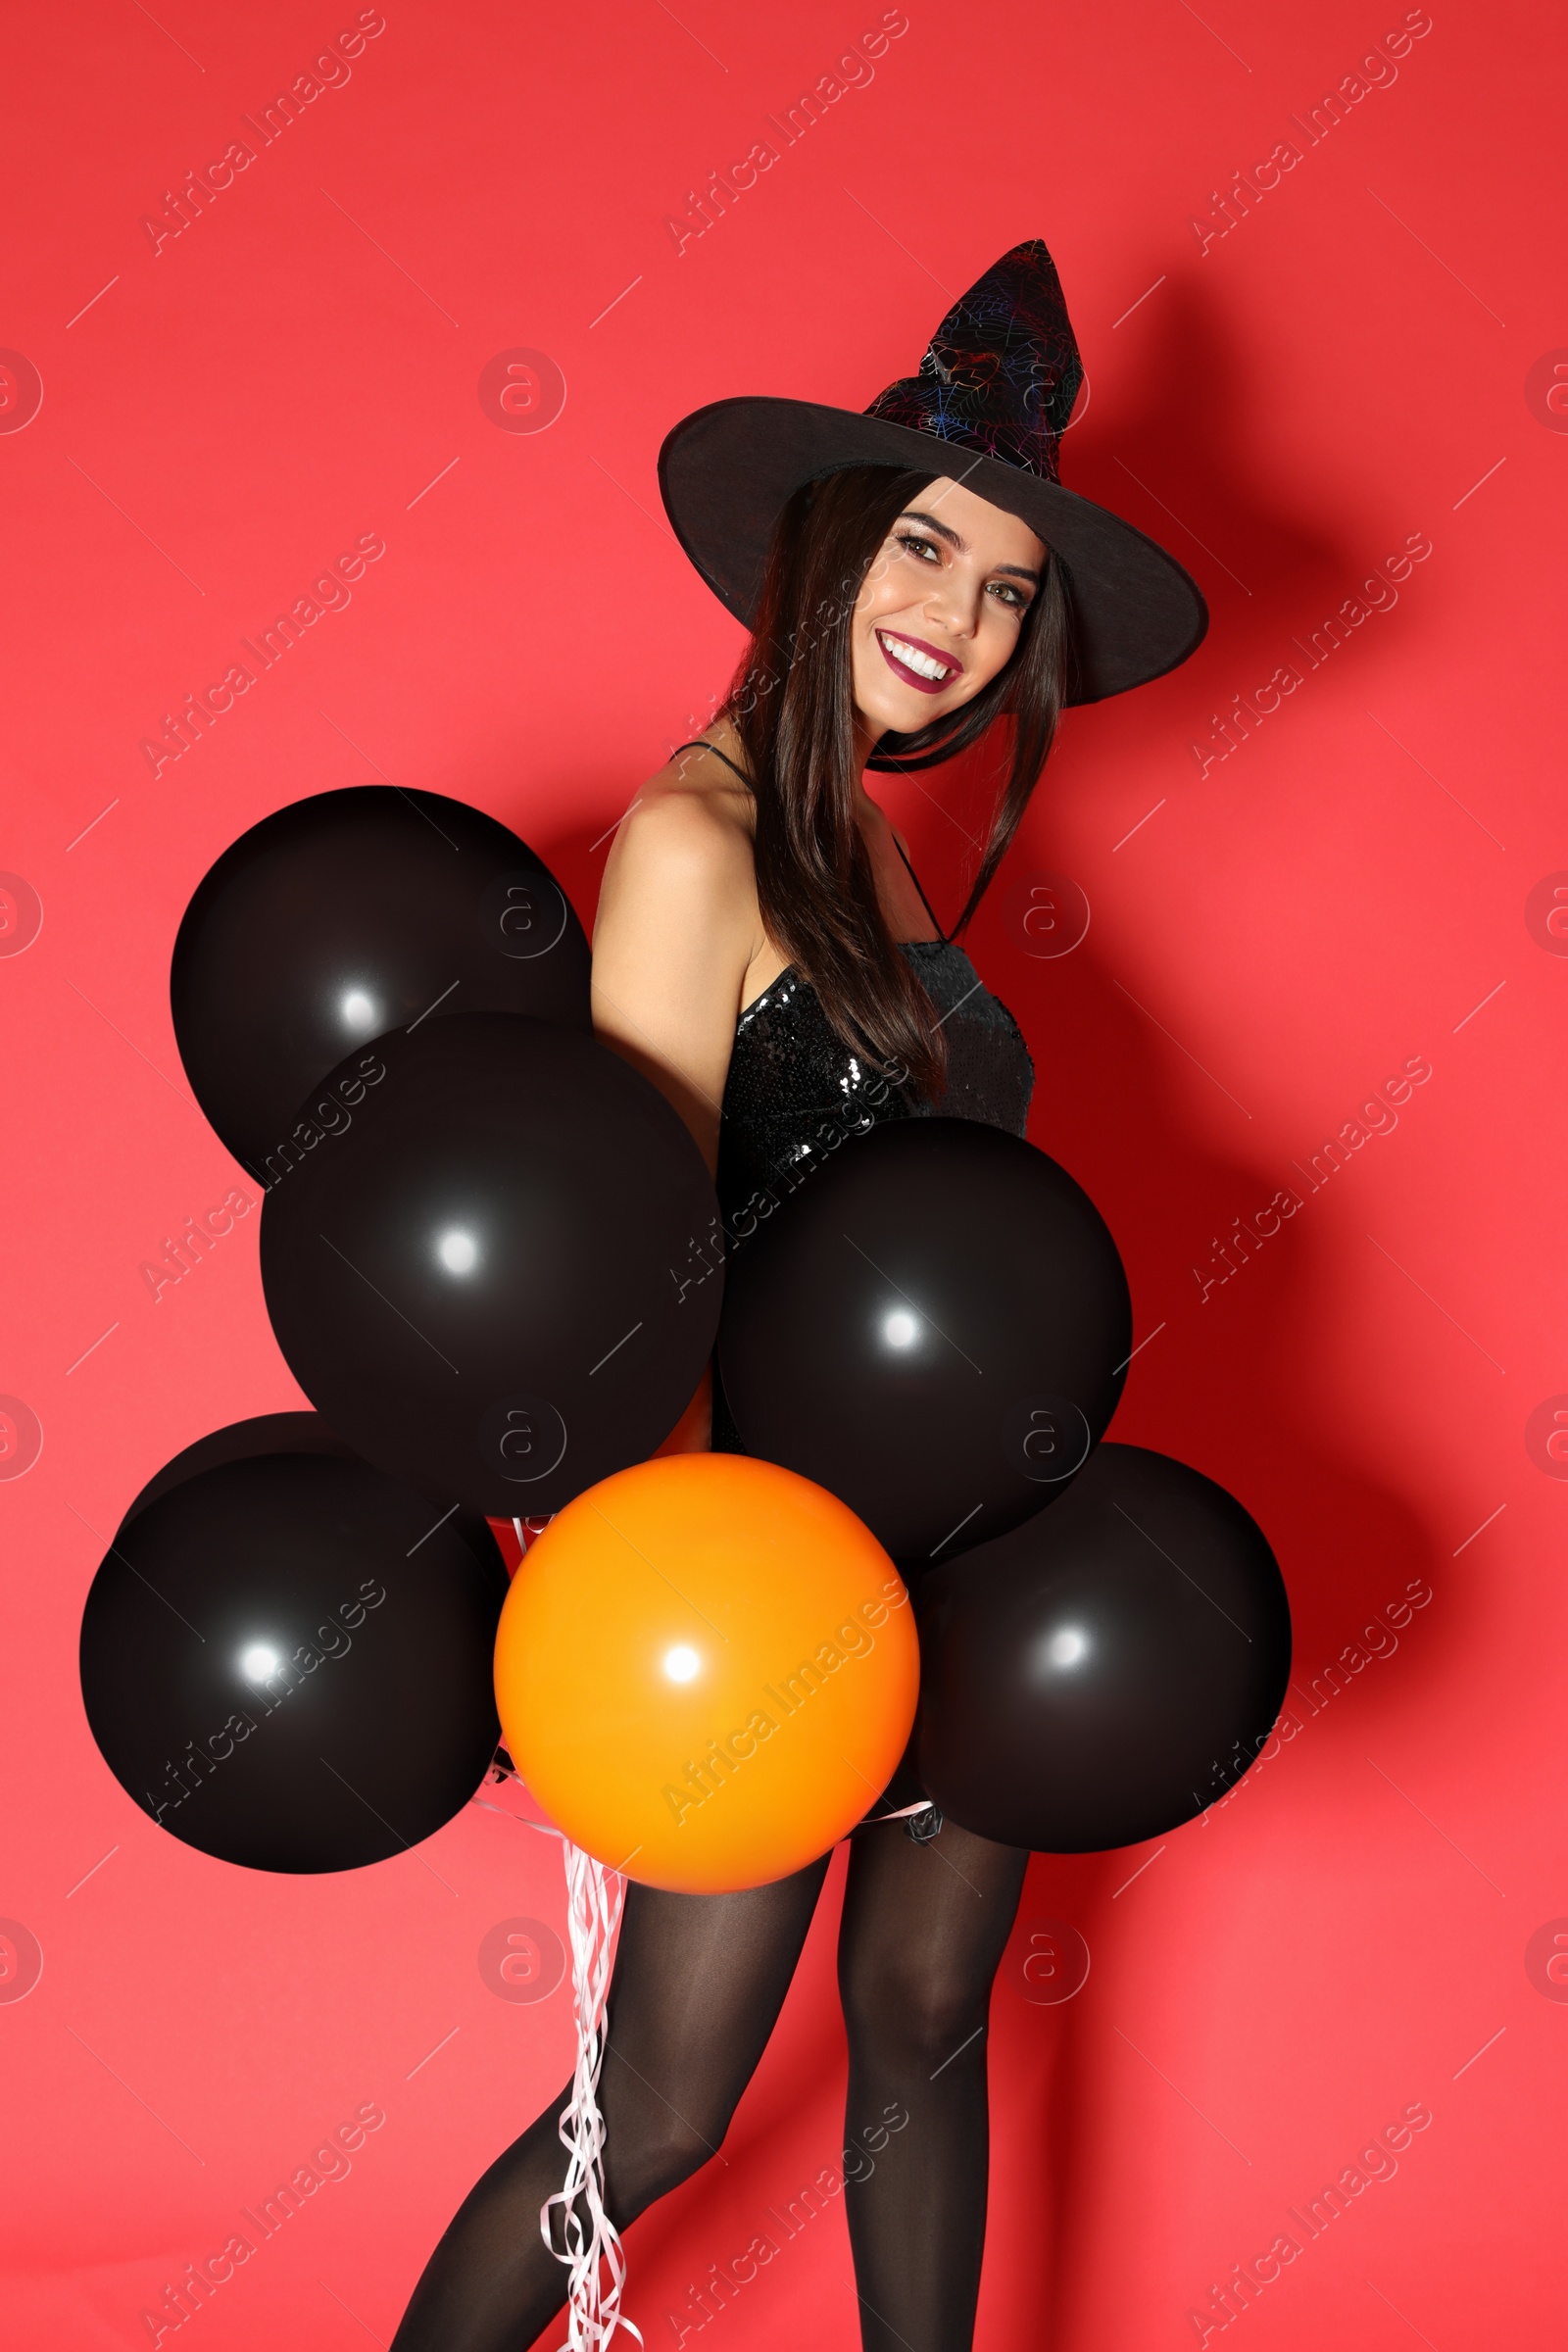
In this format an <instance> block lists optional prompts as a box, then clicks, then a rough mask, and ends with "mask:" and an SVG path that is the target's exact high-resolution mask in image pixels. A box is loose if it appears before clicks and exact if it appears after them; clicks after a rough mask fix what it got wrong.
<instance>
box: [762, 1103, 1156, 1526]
mask: <svg viewBox="0 0 1568 2352" xmlns="http://www.w3.org/2000/svg"><path fill="white" fill-rule="evenodd" d="M1131 1329H1132V1323H1131V1307H1130V1304H1129V1301H1128V1296H1127V1280H1126V1276H1125V1275H1124V1274H1123V1272H1122V1266H1121V1260H1120V1258H1119V1257H1118V1255H1117V1253H1116V1245H1115V1243H1114V1242H1113V1241H1112V1240H1111V1238H1110V1234H1109V1232H1108V1231H1107V1229H1106V1226H1105V1223H1104V1220H1103V1218H1102V1216H1101V1214H1100V1212H1099V1210H1098V1209H1097V1208H1096V1207H1095V1204H1094V1202H1093V1201H1091V1200H1090V1198H1089V1196H1088V1194H1087V1193H1085V1192H1084V1191H1083V1190H1082V1189H1081V1188H1080V1187H1079V1186H1078V1185H1077V1184H1075V1183H1074V1182H1073V1180H1072V1178H1071V1177H1070V1176H1069V1175H1068V1174H1067V1173H1066V1171H1065V1169H1063V1168H1059V1167H1058V1166H1057V1165H1056V1163H1055V1161H1054V1159H1049V1158H1048V1157H1047V1156H1046V1154H1045V1152H1039V1151H1036V1150H1035V1148H1034V1147H1033V1145H1031V1144H1027V1143H1023V1142H1021V1141H1020V1140H1019V1138H1018V1137H1016V1136H1013V1135H1007V1134H1005V1133H1004V1132H1003V1131H1002V1130H1001V1129H1000V1128H996V1127H986V1126H981V1125H978V1124H977V1123H975V1122H974V1121H972V1120H967V1119H908V1120H900V1121H896V1122H890V1123H889V1124H887V1125H885V1126H881V1127H876V1128H874V1129H873V1130H872V1131H871V1133H870V1134H869V1135H866V1136H863V1137H860V1138H859V1139H858V1140H857V1141H856V1142H854V1143H853V1144H852V1145H851V1146H850V1147H849V1148H848V1149H847V1150H844V1151H841V1152H840V1153H839V1156H838V1157H837V1159H836V1160H833V1161H831V1162H830V1163H829V1164H828V1165H827V1166H826V1167H825V1168H822V1169H820V1170H819V1171H818V1172H817V1173H816V1174H815V1175H813V1176H811V1177H809V1179H808V1181H807V1182H806V1183H805V1184H803V1185H802V1187H801V1189H800V1191H799V1192H798V1193H796V1194H795V1195H794V1197H793V1198H792V1199H791V1200H790V1201H789V1202H788V1203H787V1204H786V1206H785V1207H784V1208H782V1209H781V1210H780V1211H779V1212H778V1213H777V1215H776V1217H775V1219H774V1221H773V1222H772V1223H771V1224H770V1225H768V1226H767V1227H766V1228H764V1230H763V1231H762V1233H761V1234H760V1235H759V1236H758V1237H757V1238H756V1239H755V1240H750V1241H747V1242H746V1243H745V1245H744V1246H743V1247H742V1248H740V1249H739V1250H736V1252H735V1257H734V1261H733V1264H732V1266H731V1268H730V1273H729V1280H728V1293H727V1297H726V1299H725V1306H724V1320H723V1325H722V1328H721V1330H720V1333H719V1355H718V1360H719V1368H720V1371H721V1373H722V1376H723V1384H724V1393H725V1396H726V1397H727V1399H728V1402H729V1407H730V1410H731V1412H732V1413H733V1414H734V1417H735V1423H736V1426H737V1428H738V1429H739V1431H740V1433H741V1436H742V1438H743V1440H744V1441H745V1444H746V1446H747V1449H748V1451H749V1452H752V1453H757V1454H761V1455H762V1456H764V1457H765V1458H766V1459H767V1460H769V1461H774V1462H779V1463H782V1464H783V1466H784V1467H785V1468H786V1469H790V1470H796V1471H799V1472H800V1473H801V1475H802V1476H803V1477H806V1478H809V1479H814V1480H815V1482H816V1483H817V1485H818V1486H822V1487H826V1488H827V1489H828V1491H829V1492H830V1493H831V1494H834V1495H838V1496H839V1497H840V1499H841V1500H842V1501H844V1502H847V1503H848V1504H849V1506H850V1508H851V1509H852V1510H853V1511H856V1512H858V1514H859V1516H860V1517H861V1518H862V1519H863V1520H864V1521H865V1523H866V1525H867V1526H868V1527H869V1528H870V1529H871V1530H872V1532H873V1533H874V1534H875V1535H876V1536H877V1537H878V1538H879V1539H880V1541H881V1542H882V1543H883V1544H885V1545H886V1547H887V1549H888V1550H889V1551H890V1552H891V1553H892V1554H893V1556H894V1558H895V1559H897V1560H900V1561H906V1562H908V1563H910V1564H911V1565H913V1564H917V1563H922V1562H924V1561H926V1560H927V1559H929V1558H930V1557H932V1556H933V1555H935V1554H943V1555H951V1553H952V1552H953V1551H955V1550H959V1549H963V1548H965V1547H967V1546H968V1545H971V1544H977V1543H981V1542H984V1541H985V1540H986V1538H988V1537H990V1536H995V1535H1000V1534H1002V1533H1003V1531H1004V1530H1005V1529H1006V1528H1009V1527H1014V1526H1016V1525H1017V1523H1018V1522H1019V1520H1021V1519H1025V1518H1028V1517H1029V1516H1030V1515H1031V1514H1032V1513H1034V1512H1036V1511H1038V1510H1040V1509H1041V1508H1042V1507H1043V1505H1044V1504H1045V1503H1047V1502H1049V1501H1050V1500H1051V1499H1052V1498H1053V1496H1054V1495H1059V1494H1060V1493H1061V1492H1062V1491H1063V1488H1064V1485H1065V1482H1066V1481H1067V1480H1068V1479H1070V1478H1071V1476H1072V1474H1073V1472H1074V1471H1075V1470H1077V1469H1079V1468H1080V1467H1081V1465H1082V1463H1083V1462H1084V1460H1085V1458H1086V1457H1087V1455H1088V1453H1089V1449H1090V1447H1091V1446H1093V1445H1094V1444H1095V1443H1096V1442H1097V1441H1098V1440H1099V1438H1100V1437H1101V1435H1102V1434H1103V1430H1104V1428H1105V1424H1106V1423H1107V1422H1108V1421H1109V1419H1110V1416H1111V1414H1112V1413H1113V1412H1114V1410H1115V1407H1116V1400H1117V1398H1118V1397H1119V1396H1120V1394H1121V1388H1122V1382H1123V1379H1124V1377H1125V1367H1126V1360H1127V1357H1128V1354H1129V1352H1130V1350H1131V1347H1132V1337H1131Z"/></svg>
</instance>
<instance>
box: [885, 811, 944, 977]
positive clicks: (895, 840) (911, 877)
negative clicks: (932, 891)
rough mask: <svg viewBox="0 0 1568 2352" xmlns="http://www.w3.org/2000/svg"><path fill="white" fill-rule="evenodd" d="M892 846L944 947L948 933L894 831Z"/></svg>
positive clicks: (890, 829)
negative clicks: (901, 859)
mask: <svg viewBox="0 0 1568 2352" xmlns="http://www.w3.org/2000/svg"><path fill="white" fill-rule="evenodd" d="M888 830H889V831H890V832H892V827H891V826H889V828H888ZM893 847H894V848H895V849H896V850H897V851H898V853H899V856H900V857H901V858H903V859H904V865H905V871H906V872H907V875H908V877H909V880H910V881H911V882H912V883H913V884H914V887H915V889H916V890H918V891H920V904H921V906H922V907H924V908H925V910H926V912H927V914H928V915H929V916H930V917H931V920H932V922H933V923H935V924H936V934H937V937H938V939H940V940H941V942H942V944H943V946H944V947H946V946H947V945H948V935H947V933H946V932H945V931H944V930H943V928H942V925H941V923H940V922H938V921H937V910H936V908H935V907H933V906H932V904H931V902H930V900H929V899H928V898H927V897H926V895H925V892H924V891H923V890H921V888H920V877H919V875H918V874H917V873H916V872H915V870H914V868H913V866H912V865H911V864H910V863H909V860H908V857H907V853H906V851H905V847H904V844H903V842H902V841H900V839H899V837H898V835H897V834H896V833H894V834H893Z"/></svg>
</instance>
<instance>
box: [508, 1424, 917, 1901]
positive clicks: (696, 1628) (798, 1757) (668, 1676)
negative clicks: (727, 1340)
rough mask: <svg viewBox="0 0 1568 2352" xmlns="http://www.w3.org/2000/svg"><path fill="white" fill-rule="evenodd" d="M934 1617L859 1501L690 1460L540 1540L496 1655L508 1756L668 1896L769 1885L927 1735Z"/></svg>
mask: <svg viewBox="0 0 1568 2352" xmlns="http://www.w3.org/2000/svg"><path fill="white" fill-rule="evenodd" d="M918 1686H919V1650H918V1645H917V1642H916V1639H915V1630H914V1612H913V1611H912V1609H911V1608H910V1607H909V1605H908V1594H907V1592H906V1590H905V1587H904V1583H903V1580H902V1578H901V1577H900V1575H899V1573H898V1570H897V1569H896V1568H895V1567H894V1565H893V1562H892V1561H891V1560H890V1559H889V1557H888V1555H887V1553H886V1552H885V1551H884V1550H883V1548H882V1546H881V1544H879V1543H878V1542H877V1540H876V1538H875V1537H874V1536H873V1535H872V1534H871V1532H870V1530H869V1529H868V1528H866V1527H865V1526H863V1525H862V1523H861V1522H860V1521H859V1520H858V1518H857V1517H856V1516H855V1513H854V1512H853V1511H851V1510H849V1509H848V1508H847V1507H846V1506H845V1504H843V1503H842V1502H839V1501H837V1500H836V1499H835V1497H834V1496H833V1495H829V1494H826V1493H825V1492H824V1491H823V1489H822V1488H820V1487H817V1486H813V1485H812V1484H811V1483H810V1481H809V1479H804V1478H798V1477H797V1476H796V1475H795V1473H794V1472H793V1471H792V1470H781V1469H779V1468H777V1467H776V1466H775V1465H774V1464H773V1463H771V1462H760V1461H754V1460H753V1459H752V1458H751V1457H750V1456H749V1455H746V1454H729V1453H687V1454H671V1455H668V1456H665V1457H664V1458H662V1459H659V1460H655V1461H650V1462H640V1463H638V1464H637V1465H636V1467H635V1468H633V1469H630V1470H622V1471H619V1472H617V1474H616V1475H615V1476H614V1477H613V1478H607V1479H605V1480H603V1481H602V1482H601V1484H600V1485H598V1486H597V1487H590V1488H589V1489H588V1490H587V1492H586V1493H585V1494H582V1495H578V1496H577V1498H576V1500H575V1501H573V1502H569V1503H567V1505H566V1507H565V1509H564V1511H562V1512H561V1513H560V1514H559V1515H558V1516H557V1517H556V1518H555V1519H553V1520H552V1521H551V1523H550V1525H549V1527H548V1528H546V1530H545V1532H544V1534H543V1535H542V1536H540V1537H539V1539H538V1541H537V1542H536V1543H534V1544H532V1545H530V1547H529V1550H528V1552H527V1555H526V1557H525V1558H524V1560H523V1562H522V1565H521V1567H520V1568H519V1569H518V1571H517V1573H516V1576H515V1579H514V1580H513V1585H512V1590H511V1592H510V1593H509V1594H508V1596H507V1602H506V1606H505V1607H504V1609H503V1610H502V1612H501V1630H500V1633H499V1635H498V1637H497V1641H496V1704H497V1708H498V1710H499V1713H500V1716H501V1728H502V1733H503V1735H504V1737H505V1740H506V1743H507V1748H508V1750H509V1752H510V1754H511V1756H512V1759H513V1761H514V1763H515V1765H516V1767H517V1770H518V1773H519V1774H520V1775H521V1777H522V1780H523V1781H524V1783H525V1784H526V1786H527V1787H528V1788H529V1789H531V1790H532V1791H533V1794H534V1795H535V1796H536V1797H537V1799H538V1800H539V1803H540V1804H541V1805H542V1806H543V1807H544V1809H545V1811H546V1812H547V1813H548V1814H549V1815H550V1817H551V1819H552V1820H553V1821H554V1822H555V1823H556V1824H557V1825H558V1827H559V1828H561V1829H563V1830H564V1831H565V1833H566V1835H567V1836H568V1837H569V1838H573V1839H574V1840H575V1841H576V1843H577V1844H578V1845H580V1846H582V1847H583V1848H584V1849H585V1851H586V1852H588V1853H590V1854H592V1855H593V1856H594V1857H595V1858H596V1860H598V1861H601V1862H604V1863H607V1864H608V1865H610V1866H611V1867H612V1868H613V1869H616V1870H622V1871H624V1872H625V1873H626V1875H627V1877H628V1878H633V1879H640V1880H642V1881H643V1882H644V1884H645V1885H647V1886H650V1887H669V1888H672V1889H673V1890H675V1891H676V1892H679V1893H685V1894H716V1893H722V1892H725V1891H727V1890H730V1889H733V1888H736V1887H761V1886H765V1885H766V1884H767V1883H768V1882H769V1881H770V1880H773V1879H781V1878H783V1877H785V1876H786V1875H787V1874H788V1873H789V1872H790V1871H792V1870H799V1869H801V1868H802V1867H803V1866H804V1865H805V1864H806V1863H808V1862H810V1861H814V1860H815V1858H816V1856H817V1855H818V1854H822V1853H825V1852H826V1851H827V1849H828V1847H829V1846H831V1845H833V1844H834V1843H835V1842H836V1841H837V1840H838V1839H839V1838H842V1837H844V1836H845V1835H846V1833H847V1832H848V1831H849V1830H851V1829H852V1828H853V1827H854V1825H855V1823H856V1822H857V1821H858V1820H859V1818H860V1816H861V1815H862V1814H863V1813H864V1812H865V1811H866V1809H867V1808H868V1807H869V1806H870V1805H872V1804H873V1803H874V1802H875V1801H876V1799H877V1797H878V1796H880V1794H881V1793H882V1790H883V1789H885V1788H886V1786H887V1783H888V1781H889V1780H890V1779H891V1778H892V1775H893V1772H894V1770H895V1768H896V1766H897V1764H898V1762H899V1758H900V1757H901V1756H902V1754H903V1752H904V1748H905V1744H906V1742H907V1739H908V1736H909V1729H910V1726H911V1725H912V1723H913V1721H914V1706H915V1697H916V1694H917V1691H918Z"/></svg>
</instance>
